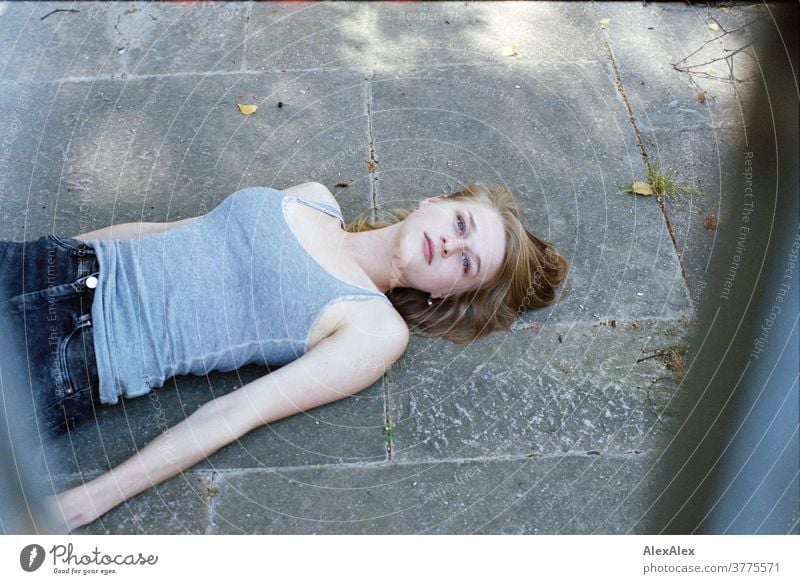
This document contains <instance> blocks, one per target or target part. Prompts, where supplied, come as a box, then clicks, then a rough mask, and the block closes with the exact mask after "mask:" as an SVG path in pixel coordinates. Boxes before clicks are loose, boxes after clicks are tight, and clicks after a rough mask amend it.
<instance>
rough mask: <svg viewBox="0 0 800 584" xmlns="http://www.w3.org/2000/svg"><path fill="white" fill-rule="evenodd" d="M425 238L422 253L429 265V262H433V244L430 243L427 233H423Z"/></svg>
mask: <svg viewBox="0 0 800 584" xmlns="http://www.w3.org/2000/svg"><path fill="white" fill-rule="evenodd" d="M423 235H424V236H425V241H424V242H423V251H424V253H425V259H426V260H427V262H428V265H431V261H433V242H432V241H431V239H430V237H428V234H427V233H423Z"/></svg>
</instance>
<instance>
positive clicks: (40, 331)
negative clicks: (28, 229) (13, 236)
mask: <svg viewBox="0 0 800 584" xmlns="http://www.w3.org/2000/svg"><path fill="white" fill-rule="evenodd" d="M98 274H99V264H98V261H97V257H96V256H95V253H94V250H92V248H91V247H90V246H88V245H86V244H85V243H84V242H82V241H78V240H75V239H68V238H62V237H58V236H55V235H47V236H44V237H41V238H40V239H37V240H35V241H28V242H0V306H2V310H3V313H4V315H5V317H6V320H7V321H8V322H7V324H8V325H9V326H10V327H11V334H10V335H8V336H7V337H6V342H8V341H9V340H10V341H12V351H13V352H14V356H13V357H12V359H13V362H14V366H15V367H16V368H17V369H18V370H21V371H22V373H23V375H22V377H23V378H25V382H24V383H22V384H21V385H22V387H20V388H19V390H18V391H19V392H20V393H19V394H18V395H17V396H16V397H17V398H18V400H17V401H18V402H21V403H25V404H27V405H28V406H29V407H27V408H22V410H23V413H22V416H23V420H20V421H22V422H23V423H25V424H26V425H28V426H29V429H30V431H31V432H34V433H36V434H38V435H40V436H46V437H54V436H57V435H59V434H63V433H65V432H67V431H69V430H71V429H72V428H74V427H75V426H76V425H77V424H79V423H81V422H83V421H85V420H87V419H92V418H93V417H94V412H95V409H96V408H97V407H99V406H100V400H99V391H98V390H99V381H98V376H97V360H96V358H95V351H94V339H93V334H92V300H93V298H94V289H93V285H96V282H97V280H96V278H97V277H98ZM87 281H88V285H87ZM13 341H16V342H13ZM14 349H16V350H14ZM8 390H9V388H7V387H6V388H3V391H8ZM15 391H17V390H15ZM25 412H27V413H25ZM26 417H27V419H24V418H26Z"/></svg>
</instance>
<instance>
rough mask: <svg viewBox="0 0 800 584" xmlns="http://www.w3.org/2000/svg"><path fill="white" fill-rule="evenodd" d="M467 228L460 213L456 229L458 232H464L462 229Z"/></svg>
mask: <svg viewBox="0 0 800 584" xmlns="http://www.w3.org/2000/svg"><path fill="white" fill-rule="evenodd" d="M466 228H467V224H466V223H465V222H464V219H462V217H461V215H459V216H458V231H459V233H464V230H465V229H466Z"/></svg>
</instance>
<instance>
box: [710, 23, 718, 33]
mask: <svg viewBox="0 0 800 584" xmlns="http://www.w3.org/2000/svg"><path fill="white" fill-rule="evenodd" d="M708 28H710V29H711V30H713V31H714V32H719V25H718V24H717V23H716V22H712V23H711V24H709V25H708Z"/></svg>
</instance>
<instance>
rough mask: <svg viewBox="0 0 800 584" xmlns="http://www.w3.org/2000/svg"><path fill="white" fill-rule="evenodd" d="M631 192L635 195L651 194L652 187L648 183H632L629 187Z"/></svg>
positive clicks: (638, 181)
mask: <svg viewBox="0 0 800 584" xmlns="http://www.w3.org/2000/svg"><path fill="white" fill-rule="evenodd" d="M631 190H632V191H633V192H634V193H636V194H637V195H652V194H653V186H652V185H651V184H650V183H646V182H643V181H640V180H637V181H636V182H635V183H633V186H631Z"/></svg>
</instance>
